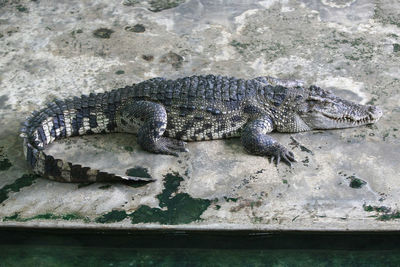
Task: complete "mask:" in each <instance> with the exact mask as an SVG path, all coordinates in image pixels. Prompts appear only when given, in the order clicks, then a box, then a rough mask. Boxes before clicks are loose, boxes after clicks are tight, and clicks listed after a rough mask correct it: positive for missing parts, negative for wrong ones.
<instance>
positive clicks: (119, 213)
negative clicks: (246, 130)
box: [0, 0, 400, 232]
mask: <svg viewBox="0 0 400 267" xmlns="http://www.w3.org/2000/svg"><path fill="white" fill-rule="evenodd" d="M167 2H168V3H170V2H171V1H159V4H158V5H156V6H154V1H150V2H148V1H123V2H122V3H116V4H114V5H110V4H109V3H108V2H107V1H104V2H101V1H100V2H96V3H82V2H80V1H70V2H68V3H52V4H49V3H45V2H34V1H32V2H29V3H26V4H15V3H6V4H3V6H2V8H1V11H0V50H1V51H0V53H1V57H0V64H1V65H2V66H4V68H3V69H2V70H1V72H0V119H1V129H0V228H9V227H21V228H26V227H36V228H43V229H47V228H59V229H110V230H111V229H124V230H177V231H178V230H183V231H186V230H187V231H189V230H190V231H192V230H193V231H194V230H204V231H217V230H218V231H220V230H223V231H231V230H232V231H235V230H236V231H240V230H246V231H253V230H254V231H317V232H318V231H373V232H377V231H398V230H399V229H400V223H399V219H400V207H399V203H400V202H399V200H400V197H399V196H400V184H399V173H400V167H399V164H398V161H399V160H400V142H399V139H398V135H399V129H400V114H399V113H400V108H399V106H400V102H399V99H400V93H399V92H400V90H399V89H400V76H399V72H398V62H399V58H400V21H399V20H398V18H399V17H400V14H397V13H396V10H399V5H398V4H396V3H391V4H389V3H378V4H373V3H370V2H369V1H363V0H357V1H347V2H346V1H342V2H343V3H342V4H341V5H339V6H337V4H334V3H333V2H332V1H322V2H321V1H308V0H307V1H301V2H290V1H283V2H282V1H255V0H254V1H246V3H247V4H246V5H243V4H240V3H236V4H235V3H232V5H231V6H224V7H222V6H220V4H217V3H214V2H212V1H175V2H174V3H172V4H171V3H170V4H168V3H167ZM208 73H213V74H222V75H230V76H237V77H243V78H252V77H257V76H262V75H269V76H276V77H280V78H290V79H302V80H304V81H305V83H308V84H317V85H319V86H321V87H324V88H327V89H332V90H333V91H334V92H335V93H336V94H337V95H340V96H342V97H345V98H346V99H349V100H353V101H357V102H361V103H371V104H375V105H379V106H380V107H381V108H382V109H383V110H384V116H383V118H382V119H381V120H380V121H379V122H378V123H377V124H375V125H371V126H368V127H360V128H354V129H346V130H336V131H324V132H307V133H298V134H286V135H285V134H276V135H275V136H276V138H277V139H279V140H280V142H281V143H282V144H284V145H286V146H287V147H289V148H291V149H292V150H293V152H294V153H295V155H296V158H297V160H298V161H299V162H298V163H297V164H295V166H294V167H293V168H289V167H287V166H283V165H282V166H278V167H276V166H273V165H272V164H269V163H268V161H267V159H265V158H262V157H256V156H251V155H248V154H246V153H245V152H244V151H243V149H242V148H241V146H240V144H239V141H238V140H234V139H232V140H226V141H212V142H199V143H191V144H189V149H190V152H189V153H186V154H182V155H181V156H180V157H179V158H174V157H169V156H162V155H152V154H149V153H146V152H144V151H142V150H140V149H139V148H138V147H137V145H136V139H135V137H134V136H130V135H126V134H113V135H103V136H100V135H99V136H89V137H83V138H71V139H69V140H65V141H63V142H58V143H56V144H54V145H52V146H51V147H50V148H49V152H50V153H52V154H54V155H56V156H59V157H60V156H62V157H63V158H66V159H68V160H70V161H72V162H76V163H80V164H86V165H88V166H91V167H94V168H101V169H104V170H107V171H113V172H116V173H121V172H122V173H124V172H125V171H127V170H128V171H133V172H134V171H146V172H147V173H148V174H149V175H151V176H152V177H154V178H156V179H157V181H156V182H154V183H150V184H147V185H143V184H141V185H126V184H108V183H107V184H61V183H57V182H52V181H49V180H45V179H42V178H40V177H37V176H35V175H32V174H31V172H30V170H29V168H28V167H27V164H26V163H25V160H24V159H23V155H22V142H21V139H20V138H19V137H18V134H19V133H18V130H19V124H20V123H21V122H22V121H23V120H24V118H25V116H27V115H28V114H29V113H30V112H31V111H33V110H35V109H39V108H40V107H42V106H43V105H44V104H45V103H46V102H48V101H51V100H53V99H55V98H65V97H70V96H75V95H80V94H82V93H86V94H87V93H90V92H103V91H105V90H110V89H113V88H117V87H121V86H125V85H127V84H132V83H136V82H139V81H142V80H145V79H148V78H152V77H156V76H164V77H168V78H176V77H182V76H187V75H192V74H208Z"/></svg>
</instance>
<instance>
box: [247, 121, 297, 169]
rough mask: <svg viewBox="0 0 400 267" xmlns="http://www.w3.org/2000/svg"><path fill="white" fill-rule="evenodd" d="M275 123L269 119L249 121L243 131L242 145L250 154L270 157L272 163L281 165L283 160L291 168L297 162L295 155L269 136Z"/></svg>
mask: <svg viewBox="0 0 400 267" xmlns="http://www.w3.org/2000/svg"><path fill="white" fill-rule="evenodd" d="M272 130H273V123H272V121H271V119H270V118H269V117H262V118H257V119H254V120H251V121H249V122H248V123H247V124H246V126H245V128H244V129H243V131H242V144H243V146H244V148H245V149H246V150H247V152H249V153H250V154H255V155H260V156H268V157H270V158H271V162H273V161H274V160H275V159H276V164H279V162H280V160H281V159H283V160H284V161H285V162H286V163H287V164H288V165H289V166H291V164H292V162H295V161H296V160H295V159H294V155H293V153H292V152H291V151H289V150H287V149H286V148H285V147H284V146H282V145H281V144H279V143H278V142H277V141H276V140H275V139H274V138H272V137H271V136H269V135H267V133H270V132H272Z"/></svg>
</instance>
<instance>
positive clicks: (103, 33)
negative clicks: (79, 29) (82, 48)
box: [93, 28, 114, 39]
mask: <svg viewBox="0 0 400 267" xmlns="http://www.w3.org/2000/svg"><path fill="white" fill-rule="evenodd" d="M113 32H114V31H113V30H110V29H107V28H99V29H97V30H95V31H94V32H93V35H94V37H97V38H103V39H110V37H111V34H112V33H113Z"/></svg>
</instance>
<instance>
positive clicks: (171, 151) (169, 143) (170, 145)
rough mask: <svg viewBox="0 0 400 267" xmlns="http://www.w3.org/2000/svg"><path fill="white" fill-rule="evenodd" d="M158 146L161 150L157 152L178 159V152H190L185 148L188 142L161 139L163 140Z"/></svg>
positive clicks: (166, 138) (159, 141)
mask: <svg viewBox="0 0 400 267" xmlns="http://www.w3.org/2000/svg"><path fill="white" fill-rule="evenodd" d="M157 145H159V150H158V151H157V152H158V153H161V154H166V155H173V156H175V157H178V152H189V150H188V149H187V148H186V147H185V146H186V142H184V141H181V140H176V139H172V138H168V137H161V139H160V140H158V142H157Z"/></svg>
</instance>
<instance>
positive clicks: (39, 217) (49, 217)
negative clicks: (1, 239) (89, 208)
mask: <svg viewBox="0 0 400 267" xmlns="http://www.w3.org/2000/svg"><path fill="white" fill-rule="evenodd" d="M33 220H65V221H76V220H82V221H84V222H86V223H88V222H90V219H89V218H88V217H84V216H81V215H79V214H76V213H67V214H62V215H56V214H52V213H44V214H38V215H36V216H33V217H28V218H23V217H20V216H19V213H15V214H14V215H11V216H8V217H4V218H3V221H4V222H5V221H15V222H28V221H33Z"/></svg>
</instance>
